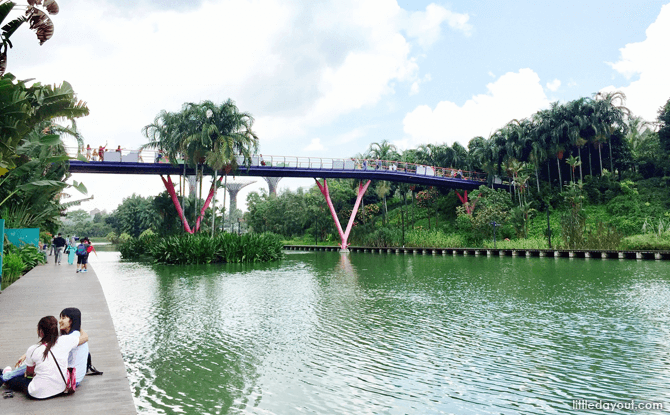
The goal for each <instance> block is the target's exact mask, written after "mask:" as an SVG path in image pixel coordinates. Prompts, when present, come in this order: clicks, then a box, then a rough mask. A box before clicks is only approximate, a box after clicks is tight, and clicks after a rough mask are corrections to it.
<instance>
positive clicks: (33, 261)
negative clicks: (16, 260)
mask: <svg viewBox="0 0 670 415" xmlns="http://www.w3.org/2000/svg"><path fill="white" fill-rule="evenodd" d="M18 253H19V256H20V257H21V260H22V261H23V263H24V264H25V268H24V269H23V272H24V273H26V272H28V271H30V270H31V269H33V268H35V267H36V266H37V265H39V264H44V263H45V262H46V259H45V258H44V254H43V253H42V252H40V251H39V249H37V247H36V246H35V245H24V246H23V247H21V248H19V250H18Z"/></svg>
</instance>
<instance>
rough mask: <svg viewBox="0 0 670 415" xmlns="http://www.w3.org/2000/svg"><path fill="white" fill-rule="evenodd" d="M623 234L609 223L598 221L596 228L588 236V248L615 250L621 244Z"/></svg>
mask: <svg viewBox="0 0 670 415" xmlns="http://www.w3.org/2000/svg"><path fill="white" fill-rule="evenodd" d="M622 238H623V235H622V234H621V232H619V231H617V230H616V228H615V227H614V226H612V225H610V224H608V223H603V222H598V225H597V227H596V230H595V231H594V232H589V234H588V236H587V237H586V248H589V249H610V250H614V249H617V248H618V247H619V245H620V244H621V239H622Z"/></svg>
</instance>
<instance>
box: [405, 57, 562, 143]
mask: <svg viewBox="0 0 670 415" xmlns="http://www.w3.org/2000/svg"><path fill="white" fill-rule="evenodd" d="M486 88H487V90H488V92H487V93H486V94H480V95H475V96H473V97H472V98H471V99H469V100H468V101H466V102H465V103H464V104H463V106H458V105H457V104H455V103H453V102H449V101H442V102H440V103H438V104H437V106H436V107H435V109H431V108H430V107H429V106H427V105H422V106H419V107H417V108H416V109H415V110H414V111H412V112H410V113H409V114H407V115H406V116H405V119H404V121H403V123H404V131H405V133H406V134H407V135H408V136H409V140H410V145H411V146H416V145H419V144H427V143H445V142H446V143H448V144H449V145H451V144H453V143H454V142H455V141H458V142H460V143H461V144H463V145H467V143H468V142H469V141H470V140H471V139H472V138H473V137H476V136H484V137H488V136H489V135H490V134H491V133H492V132H493V131H495V130H496V129H498V128H501V127H503V126H504V125H505V124H506V123H507V122H509V121H511V120H512V119H515V118H517V119H520V118H525V117H528V116H530V115H531V114H533V113H534V112H536V111H537V110H539V109H541V108H545V107H547V106H548V105H549V100H548V99H547V96H546V95H545V93H544V90H543V88H542V85H541V83H540V77H539V76H538V75H537V74H536V73H535V72H534V71H532V70H531V69H521V70H519V72H516V73H515V72H509V73H506V74H505V75H503V76H501V77H500V78H499V79H498V80H496V81H495V82H493V83H490V84H488V85H487V86H486Z"/></svg>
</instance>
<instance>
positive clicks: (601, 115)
mask: <svg viewBox="0 0 670 415" xmlns="http://www.w3.org/2000/svg"><path fill="white" fill-rule="evenodd" d="M594 103H595V113H594V114H595V117H596V120H597V121H596V122H597V124H598V126H599V129H598V130H599V131H598V133H599V134H598V141H599V142H600V143H604V142H609V146H608V147H609V152H610V170H611V171H612V172H614V161H613V158H612V143H611V140H610V138H611V137H612V134H613V133H614V132H615V131H617V130H620V131H621V132H622V134H623V135H626V134H627V132H628V125H627V124H626V119H627V118H630V116H631V112H630V110H629V109H628V108H627V107H626V106H625V104H626V94H624V93H623V92H621V91H614V92H598V93H597V94H595V97H594ZM598 151H599V152H600V146H599V147H598ZM600 170H601V174H602V154H601V155H600Z"/></svg>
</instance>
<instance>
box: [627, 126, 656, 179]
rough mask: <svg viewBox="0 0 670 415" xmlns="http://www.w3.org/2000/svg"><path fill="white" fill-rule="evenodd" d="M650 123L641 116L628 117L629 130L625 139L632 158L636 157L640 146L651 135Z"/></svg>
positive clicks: (636, 168)
mask: <svg viewBox="0 0 670 415" xmlns="http://www.w3.org/2000/svg"><path fill="white" fill-rule="evenodd" d="M651 125H652V124H651V123H649V122H647V121H645V120H644V119H643V118H642V117H630V118H629V119H628V129H629V132H628V134H627V135H626V141H627V142H628V145H629V146H630V149H631V152H632V153H633V160H637V159H638V157H639V152H640V148H641V147H642V146H643V145H644V143H645V142H646V141H647V140H648V139H649V138H650V137H651V136H653V134H654V132H653V130H652V129H651V128H649V127H650V126H651ZM638 169H639V167H638V166H637V165H635V171H637V170H638Z"/></svg>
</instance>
